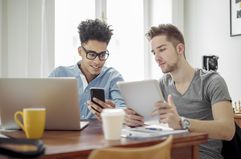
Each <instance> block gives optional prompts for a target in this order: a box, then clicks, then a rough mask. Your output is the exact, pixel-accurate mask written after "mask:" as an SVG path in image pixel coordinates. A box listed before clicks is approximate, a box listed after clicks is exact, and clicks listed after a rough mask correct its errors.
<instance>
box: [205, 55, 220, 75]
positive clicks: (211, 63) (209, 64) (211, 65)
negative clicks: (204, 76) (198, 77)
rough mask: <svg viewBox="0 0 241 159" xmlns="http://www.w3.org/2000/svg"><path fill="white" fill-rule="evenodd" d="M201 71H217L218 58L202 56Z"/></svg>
mask: <svg viewBox="0 0 241 159" xmlns="http://www.w3.org/2000/svg"><path fill="white" fill-rule="evenodd" d="M203 69H205V70H208V71H209V70H212V71H217V69H218V56H215V55H209V56H206V55H204V56H203Z"/></svg>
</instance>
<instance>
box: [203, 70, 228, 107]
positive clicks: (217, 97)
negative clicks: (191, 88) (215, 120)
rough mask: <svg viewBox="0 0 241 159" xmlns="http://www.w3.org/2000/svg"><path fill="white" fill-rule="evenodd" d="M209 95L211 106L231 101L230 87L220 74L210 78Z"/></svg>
mask: <svg viewBox="0 0 241 159" xmlns="http://www.w3.org/2000/svg"><path fill="white" fill-rule="evenodd" d="M207 95H208V97H209V99H210V101H211V104H212V105H213V104H215V103H217V102H220V101H230V102H231V97H230V95H229V91H228V87H227V84H226V82H225V80H224V79H223V78H222V77H221V76H220V75H218V74H216V75H214V77H213V78H210V82H208V85H207Z"/></svg>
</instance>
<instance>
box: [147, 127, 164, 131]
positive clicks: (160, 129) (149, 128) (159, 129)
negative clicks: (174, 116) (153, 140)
mask: <svg viewBox="0 0 241 159" xmlns="http://www.w3.org/2000/svg"><path fill="white" fill-rule="evenodd" d="M146 129H147V130H160V131H161V130H162V129H161V128H146Z"/></svg>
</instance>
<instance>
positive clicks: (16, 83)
mask: <svg viewBox="0 0 241 159" xmlns="http://www.w3.org/2000/svg"><path fill="white" fill-rule="evenodd" d="M77 88H78V87H77V81H76V79H75V78H62V77H61V78H0V122H1V124H0V125H1V126H0V128H1V129H19V126H17V124H16V123H15V121H14V113H15V112H16V111H22V110H23V108H30V107H41V108H46V130H80V129H82V128H83V127H85V126H86V125H87V124H88V122H80V108H79V100H78V89H77Z"/></svg>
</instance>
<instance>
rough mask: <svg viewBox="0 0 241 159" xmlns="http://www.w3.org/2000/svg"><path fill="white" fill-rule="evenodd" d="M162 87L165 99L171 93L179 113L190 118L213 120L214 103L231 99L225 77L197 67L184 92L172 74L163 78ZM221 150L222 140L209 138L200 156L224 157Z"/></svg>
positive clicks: (201, 146)
mask: <svg viewBox="0 0 241 159" xmlns="http://www.w3.org/2000/svg"><path fill="white" fill-rule="evenodd" d="M160 87H161V90H162V93H163V97H164V99H165V100H167V96H168V95H169V94H171V95H172V96H173V100H174V103H175V105H176V108H177V111H178V113H179V115H180V116H184V117H187V118H190V119H199V120H213V115H212V108H211V107H212V105H213V104H215V103H217V102H220V101H231V98H230V95H229V92H228V87H227V85H226V83H225V81H224V79H223V78H222V77H221V76H220V75H219V74H218V73H217V72H213V71H206V70H202V69H197V70H196V72H195V75H194V77H193V79H192V81H191V84H190V85H189V87H188V89H187V90H186V92H185V93H184V94H180V93H179V92H178V91H177V89H176V87H175V84H174V81H173V80H172V77H171V75H170V74H165V75H164V76H163V77H162V78H161V80H160ZM221 150H222V141H221V140H214V139H209V140H208V143H205V144H202V145H200V158H201V159H222V158H223V157H222V155H221Z"/></svg>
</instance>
